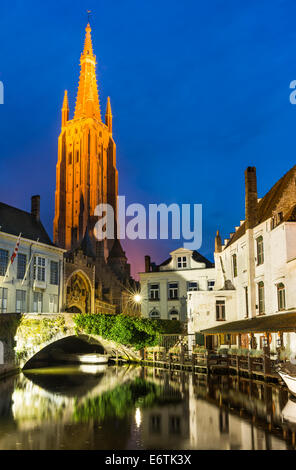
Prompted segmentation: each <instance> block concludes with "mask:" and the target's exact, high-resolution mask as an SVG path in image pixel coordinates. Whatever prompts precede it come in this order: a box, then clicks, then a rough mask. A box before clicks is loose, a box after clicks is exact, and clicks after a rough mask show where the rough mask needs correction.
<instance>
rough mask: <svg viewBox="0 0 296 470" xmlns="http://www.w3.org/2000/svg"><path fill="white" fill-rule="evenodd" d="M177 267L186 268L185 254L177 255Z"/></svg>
mask: <svg viewBox="0 0 296 470" xmlns="http://www.w3.org/2000/svg"><path fill="white" fill-rule="evenodd" d="M177 268H178V269H182V268H187V256H178V257H177Z"/></svg>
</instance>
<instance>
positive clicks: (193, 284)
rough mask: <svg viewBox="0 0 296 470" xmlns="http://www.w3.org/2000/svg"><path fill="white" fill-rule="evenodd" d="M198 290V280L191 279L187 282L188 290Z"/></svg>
mask: <svg viewBox="0 0 296 470" xmlns="http://www.w3.org/2000/svg"><path fill="white" fill-rule="evenodd" d="M197 290H198V282H197V281H190V282H187V292H194V291H197Z"/></svg>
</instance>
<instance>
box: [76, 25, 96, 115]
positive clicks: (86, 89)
mask: <svg viewBox="0 0 296 470" xmlns="http://www.w3.org/2000/svg"><path fill="white" fill-rule="evenodd" d="M85 31H86V35H85V42H84V50H83V53H82V54H81V57H80V66H81V70H80V78H79V86H78V93H77V99H76V107H75V114H74V119H79V118H82V117H92V118H95V119H97V120H98V121H100V122H101V112H100V102H99V93H98V85H97V78H96V63H97V62H96V56H95V55H94V54H93V47H92V41H91V34H90V33H91V27H90V24H89V23H88V25H87V27H86V29H85Z"/></svg>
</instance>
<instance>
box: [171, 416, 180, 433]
mask: <svg viewBox="0 0 296 470" xmlns="http://www.w3.org/2000/svg"><path fill="white" fill-rule="evenodd" d="M169 433H170V434H180V433H181V419H180V416H169Z"/></svg>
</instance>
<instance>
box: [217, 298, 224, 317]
mask: <svg viewBox="0 0 296 470" xmlns="http://www.w3.org/2000/svg"><path fill="white" fill-rule="evenodd" d="M216 320H217V321H222V320H225V300H216Z"/></svg>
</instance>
